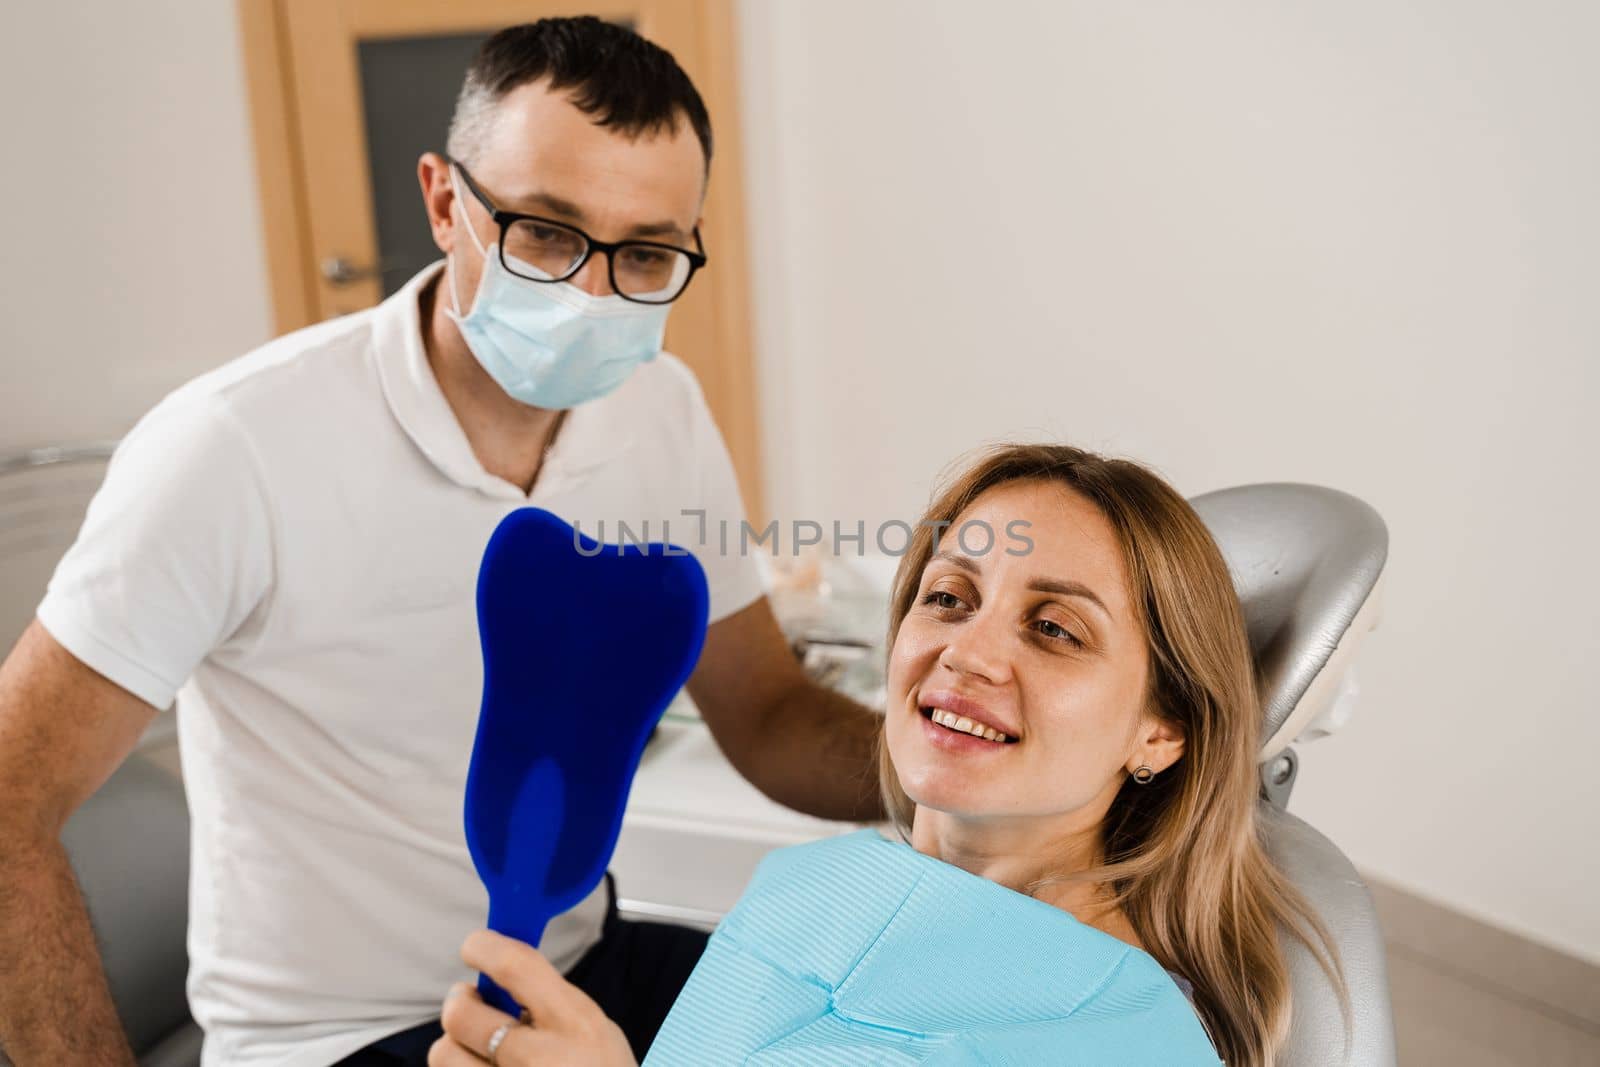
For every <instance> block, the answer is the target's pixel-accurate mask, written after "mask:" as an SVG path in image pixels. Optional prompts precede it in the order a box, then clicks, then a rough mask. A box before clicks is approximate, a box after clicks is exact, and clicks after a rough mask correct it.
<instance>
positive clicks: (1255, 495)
mask: <svg viewBox="0 0 1600 1067" xmlns="http://www.w3.org/2000/svg"><path fill="white" fill-rule="evenodd" d="M1192 503H1193V504H1194V507H1195V510H1196V511H1197V512H1199V514H1200V517H1201V518H1202V519H1203V520H1204V521H1205V523H1206V526H1207V528H1209V529H1210V530H1211V533H1212V536H1213V537H1214V538H1215V539H1216V541H1217V546H1218V547H1219V548H1220V549H1221V550H1222V554H1223V557H1224V558H1225V559H1226V560H1227V561H1228V568H1229V571H1230V572H1231V573H1232V575H1233V579H1234V586H1235V588H1236V589H1237V590H1238V593H1239V599H1240V601H1241V603H1242V604H1243V606H1244V612H1245V619H1246V624H1247V626H1248V628H1249V632H1250V645H1251V651H1252V652H1253V654H1254V656H1255V659H1256V666H1257V673H1258V677H1259V678H1260V682H1261V698H1262V706H1263V713H1264V715H1265V727H1264V729H1263V731H1262V737H1263V738H1264V744H1263V747H1262V751H1261V756H1262V759H1263V760H1264V761H1265V760H1268V759H1277V758H1282V757H1281V754H1284V753H1285V752H1286V750H1287V749H1288V746H1289V745H1290V744H1291V743H1292V742H1293V741H1294V740H1295V737H1296V736H1298V734H1299V732H1300V731H1301V730H1302V729H1304V728H1305V727H1306V726H1307V725H1309V724H1310V722H1311V721H1312V720H1314V719H1315V717H1316V715H1317V714H1318V713H1319V712H1320V711H1321V710H1323V708H1324V707H1325V705H1326V702H1327V700H1328V699H1329V698H1330V697H1331V694H1332V693H1333V692H1334V691H1335V690H1336V686H1337V682H1338V677H1337V675H1339V674H1341V673H1342V672H1343V670H1344V669H1345V667H1346V665H1347V664H1348V661H1349V657H1350V654H1351V651H1352V649H1353V648H1354V645H1355V644H1356V643H1357V642H1358V641H1359V640H1360V638H1361V637H1362V636H1363V635H1364V633H1365V632H1366V630H1367V629H1370V628H1371V626H1372V625H1374V624H1375V620H1376V610H1377V595H1376V594H1377V588H1378V582H1379V577H1380V575H1381V574H1382V571H1383V565H1384V562H1385V560H1386V558H1387V556H1388V546H1389V536H1388V531H1387V530H1386V528H1385V527H1384V524H1383V520H1382V519H1381V518H1379V517H1378V514H1377V512H1375V511H1374V510H1373V509H1372V508H1371V507H1369V506H1368V505H1367V504H1365V503H1363V502H1362V501H1360V500H1357V499H1356V498H1355V497H1353V496H1350V495H1349V494H1347V493H1341V492H1338V491H1336V490H1333V489H1325V488H1322V487H1320V486H1314V485H1292V484H1282V483H1279V484H1268V485H1248V486H1240V487H1237V488H1232V489H1223V490H1219V491H1217V492H1214V493H1207V494H1206V495H1204V496H1201V497H1197V498H1195V499H1194V500H1193V501H1192ZM1290 768H1291V772H1292V768H1293V764H1292V763H1291V764H1290ZM1278 799H1279V800H1280V802H1281V801H1285V800H1286V799H1287V790H1284V791H1283V793H1282V794H1281V795H1280V796H1279V798H1278ZM1261 809H1262V828H1263V834H1264V837H1265V840H1266V844H1267V849H1268V851H1269V852H1270V853H1271V854H1272V856H1273V858H1274V859H1275V860H1276V861H1277V863H1278V864H1279V866H1280V867H1281V868H1282V869H1283V870H1284V871H1285V873H1286V874H1287V875H1288V877H1289V879H1290V881H1292V882H1293V883H1294V884H1295V886H1297V887H1298V888H1299V890H1300V891H1301V893H1303V894H1304V895H1305V896H1306V898H1307V899H1308V900H1309V901H1310V903H1311V905H1312V906H1313V907H1314V908H1315V909H1316V911H1317V914H1318V915H1319V916H1320V917H1321V919H1322V921H1323V922H1324V923H1325V924H1326V925H1327V928H1328V931H1329V933H1330V934H1331V935H1332V937H1333V940H1334V943H1335V945H1336V947H1337V949H1338V952H1339V960H1340V965H1341V966H1342V968H1343V971H1344V979H1345V983H1346V988H1347V992H1348V994H1349V998H1350V1009H1351V1011H1350V1016H1349V1023H1350V1029H1349V1030H1348V1032H1347V1031H1346V1028H1345V1014H1344V1011H1343V1006H1342V1005H1341V1003H1340V1000H1339V996H1338V993H1337V991H1336V990H1335V988H1334V987H1333V985H1332V984H1331V983H1330V982H1329V980H1328V978H1327V976H1326V975H1325V974H1324V973H1323V971H1322V968H1321V967H1320V966H1319V965H1318V963H1317V962H1316V959H1315V957H1314V956H1313V955H1312V954H1311V952H1310V951H1309V950H1308V949H1307V948H1306V947H1305V946H1304V945H1302V944H1300V943H1299V942H1298V941H1295V940H1294V939H1292V938H1289V939H1285V945H1286V954H1287V956H1288V962H1289V971H1290V981H1291V984H1292V987H1293V990H1294V1014H1293V1021H1292V1023H1291V1028H1290V1035H1289V1044H1288V1047H1287V1048H1286V1049H1285V1050H1284V1052H1283V1054H1282V1056H1281V1057H1280V1058H1279V1061H1278V1062H1279V1064H1280V1065H1281V1067H1324V1065H1327V1067H1344V1065H1352V1067H1357V1065H1359V1067H1389V1065H1392V1064H1393V1063H1394V1062H1395V1043H1394V1020H1393V1014H1392V1009H1391V1006H1390V1000H1389V977H1388V968H1387V963H1386V958H1385V955H1384V945H1383V932H1382V930H1381V928H1380V927H1379V925H1378V917H1377V913H1376V912H1375V911H1374V909H1373V906H1372V897H1371V894H1370V893H1369V892H1368V891H1367V887H1366V885H1365V883H1363V882H1362V880H1361V877H1360V875H1358V874H1357V873H1356V870H1355V868H1354V867H1353V866H1351V864H1350V861H1349V860H1348V859H1346V858H1345V856H1344V853H1342V852H1340V851H1339V849H1338V848H1337V846H1335V845H1334V844H1333V842H1331V841H1329V840H1328V839H1327V838H1326V837H1324V836H1322V835H1321V834H1319V833H1318V832H1317V831H1316V830H1314V829H1312V828H1311V827H1310V826H1308V825H1306V824H1305V823H1304V822H1302V821H1301V820H1299V819H1297V818H1295V817H1294V816H1293V815H1290V814H1289V813H1288V812H1286V811H1283V810H1280V807H1279V806H1278V805H1277V804H1274V803H1272V802H1270V801H1268V800H1266V799H1263V801H1262V803H1261Z"/></svg>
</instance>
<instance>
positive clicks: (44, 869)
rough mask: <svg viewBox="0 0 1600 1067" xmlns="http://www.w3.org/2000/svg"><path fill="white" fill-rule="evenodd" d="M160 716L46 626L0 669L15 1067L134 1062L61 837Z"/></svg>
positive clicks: (8, 1033)
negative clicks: (63, 643)
mask: <svg viewBox="0 0 1600 1067" xmlns="http://www.w3.org/2000/svg"><path fill="white" fill-rule="evenodd" d="M155 713H156V709H155V708H152V707H151V706H150V705H149V704H146V703H145V702H144V701H142V700H140V699H139V698H138V697H135V696H133V695H132V694H130V693H129V692H127V691H126V690H124V689H122V688H121V687H119V686H117V685H115V684H114V683H112V682H110V681H108V680H107V679H105V678H103V677H101V676H100V675H98V674H96V673H95V672H94V671H92V670H90V669H89V668H88V667H86V666H84V664H83V663H82V662H80V661H79V660H78V659H76V658H75V657H74V656H73V655H72V654H71V653H70V652H68V651H67V650H66V649H64V648H62V647H61V645H60V644H58V643H57V642H56V640H55V639H54V638H53V637H51V636H50V634H49V633H48V632H46V630H45V629H44V627H43V626H41V625H39V623H38V622H34V623H33V625H31V626H30V627H29V628H28V630H27V632H25V633H24V634H23V635H22V639H21V640H20V641H18V642H17V647H16V648H15V649H13V650H12V652H11V655H10V656H9V657H8V658H7V659H6V661H5V664H4V665H3V666H0V788H3V789H4V790H5V803H4V804H3V805H0V857H4V859H3V861H0V959H3V960H5V966H4V968H3V969H0V1048H3V1049H4V1050H5V1052H6V1055H8V1056H9V1057H10V1058H11V1060H12V1061H13V1062H14V1063H16V1064H17V1067H32V1065H34V1064H51V1065H54V1064H66V1063H93V1064H106V1065H108V1067H117V1065H128V1067H132V1064H133V1063H134V1058H133V1051H132V1049H131V1048H129V1046H128V1039H127V1037H126V1035H124V1034H123V1032H122V1026H121V1023H120V1022H119V1021H118V1019H117V1013H116V1009H115V1007H114V1006H113V1004H112V1002H111V992H110V989H109V987H108V986H107V984H106V976H105V969H104V967H103V965H102V964H101V961H100V953H99V950H98V949H97V948H96V947H95V942H94V933H93V931H92V930H91V929H90V926H89V916H88V912H87V911H86V910H85V909H84V904H83V894H82V892H81V891H80V890H79V888H78V883H77V879H76V878H74V877H73V874H72V867H71V864H70V863H69V862H68V860H67V853H66V849H65V848H63V847H62V844H61V829H62V827H63V826H64V825H65V824H66V821H67V818H68V817H69V816H70V815H71V814H72V813H73V811H74V810H76V809H77V807H78V806H79V805H80V804H82V803H83V802H84V801H85V800H87V799H88V798H89V797H90V796H91V795H92V794H93V793H94V791H95V790H96V789H99V788H100V786H101V785H103V784H104V783H105V781H106V779H107V778H110V777H111V774H112V772H113V771H115V770H116V768H117V766H118V764H120V763H121V762H122V761H123V759H125V758H126V757H127V755H128V753H129V752H131V751H133V747H134V745H135V744H137V743H138V740H139V735H140V734H142V733H143V732H144V729H145V727H146V726H148V725H149V723H150V720H151V719H152V718H153V717H154V716H155Z"/></svg>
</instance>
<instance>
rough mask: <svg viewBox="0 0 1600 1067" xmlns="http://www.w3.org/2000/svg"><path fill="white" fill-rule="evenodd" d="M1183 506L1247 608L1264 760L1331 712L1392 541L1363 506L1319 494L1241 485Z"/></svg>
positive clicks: (1372, 615)
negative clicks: (1195, 516)
mask: <svg viewBox="0 0 1600 1067" xmlns="http://www.w3.org/2000/svg"><path fill="white" fill-rule="evenodd" d="M1190 503H1192V504H1193V505H1194V509H1195V511H1197V512H1199V514H1200V518H1201V519H1203V520H1204V521H1205V524H1206V526H1207V527H1208V528H1210V530H1211V535H1212V536H1213V537H1214V538H1216V541H1217V546H1218V547H1219V548H1220V549H1221V550H1222V555H1223V558H1224V559H1226V560H1227V562H1228V569H1229V571H1230V572H1232V574H1233V584H1234V588H1235V589H1236V590H1237V591H1238V593H1239V600H1240V602H1241V603H1242V604H1243V606H1244V614H1245V621H1246V624H1247V625H1248V627H1249V631H1250V648H1251V650H1252V651H1253V652H1254V654H1255V660H1256V669H1257V672H1258V678H1259V681H1260V686H1261V705H1262V710H1263V713H1264V718H1265V724H1264V728H1263V730H1262V734H1261V736H1262V738H1263V740H1264V744H1263V746H1262V750H1261V758H1262V759H1263V760H1265V759H1269V758H1271V757H1272V756H1274V755H1276V754H1277V753H1278V752H1280V751H1282V750H1283V749H1284V748H1286V747H1287V746H1288V745H1289V744H1290V743H1291V742H1293V741H1294V739H1295V737H1296V736H1298V735H1299V733H1300V731H1301V730H1302V729H1304V728H1305V726H1306V725H1307V724H1308V723H1309V722H1310V721H1311V720H1312V719H1314V718H1316V716H1317V715H1318V714H1320V713H1321V711H1323V710H1324V709H1325V707H1326V706H1327V704H1328V703H1330V702H1331V700H1332V697H1333V695H1334V692H1335V691H1336V688H1337V684H1338V681H1339V678H1338V676H1339V675H1341V674H1342V673H1343V668H1344V666H1345V664H1346V663H1347V661H1348V658H1349V652H1350V650H1351V649H1352V648H1353V646H1354V644H1355V643H1356V642H1357V641H1358V640H1359V639H1360V638H1361V637H1362V636H1363V635H1364V634H1365V633H1366V631H1367V630H1370V629H1371V628H1372V626H1374V625H1376V616H1377V602H1378V598H1377V597H1376V596H1375V595H1374V591H1375V589H1376V587H1377V585H1378V577H1379V575H1381V574H1382V573H1383V564H1384V561H1385V560H1386V559H1387V558H1388V554H1389V531H1388V528H1387V527H1385V526H1384V524H1383V519H1381V518H1379V516H1378V513H1377V512H1376V511H1374V510H1373V509H1372V508H1371V507H1370V506H1368V505H1367V504H1365V503H1364V502H1362V501H1360V500H1358V499H1356V498H1355V497H1353V496H1351V495H1350V494H1348V493H1341V492H1339V491H1338V490H1337V489H1325V488H1323V487H1321V486H1316V485H1296V484H1293V483H1288V482H1275V483H1269V484H1264V485H1243V486H1239V487H1237V488H1233V489H1219V490H1217V491H1216V492H1214V493H1206V494H1204V495H1203V496H1198V497H1195V498H1194V499H1193V500H1192V501H1190Z"/></svg>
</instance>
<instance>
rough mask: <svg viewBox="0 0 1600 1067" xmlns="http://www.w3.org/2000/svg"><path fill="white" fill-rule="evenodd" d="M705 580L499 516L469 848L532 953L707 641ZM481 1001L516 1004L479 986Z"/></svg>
mask: <svg viewBox="0 0 1600 1067" xmlns="http://www.w3.org/2000/svg"><path fill="white" fill-rule="evenodd" d="M708 604H709V602H708V595H707V591H706V579H705V572H704V571H702V570H701V569H700V564H699V563H697V562H696V561H695V559H694V557H693V556H691V555H689V553H688V552H687V551H686V550H684V549H682V548H678V547H677V546H674V545H664V544H656V543H651V544H645V545H638V544H633V545H626V546H624V545H609V544H601V543H599V542H597V541H594V540H593V539H591V538H588V537H585V536H583V535H582V534H581V533H579V532H577V531H575V530H574V529H573V528H572V527H571V526H568V525H567V524H566V523H565V522H563V521H562V520H561V519H559V518H557V517H556V516H554V515H552V514H550V513H549V512H548V511H542V510H540V509H538V508H523V509H521V510H519V511H514V512H512V513H511V514H510V515H508V516H506V518H505V519H503V520H502V521H501V523H500V525H499V526H498V527H497V528H496V529H495V532H494V535H493V536H492V537H491V538H490V539H489V545H488V548H487V549H486V550H485V552H484V557H483V564H482V566H481V567H480V569H479V571H478V633H479V638H480V641H481V643H482V646H483V707H482V711H481V712H480V714H479V718H478V732H477V736H476V738H475V739H474V741H473V746H472V763H471V765H470V767H469V768H468V771H467V794H466V810H465V821H466V835H467V848H468V850H469V851H470V852H471V854H472V861H473V864H474V866H476V867H477V869H478V875H479V877H480V878H482V879H483V884H484V886H485V887H487V889H488V890H489V927H490V929H492V930H496V931H498V932H500V933H503V934H506V935H507V936H509V937H515V938H517V939H519V940H522V941H526V942H527V943H528V944H530V945H537V944H538V943H539V939H540V938H541V937H542V936H543V935H544V928H545V925H546V924H547V923H548V922H549V921H550V919H552V918H553V917H554V916H556V915H558V914H560V913H561V912H564V911H566V910H568V909H569V908H572V907H573V906H575V905H576V904H577V903H578V902H579V901H581V900H583V898H584V897H586V896H588V895H589V892H590V891H591V890H593V889H594V887H595V886H596V885H598V884H599V882H600V879H601V877H602V876H603V875H604V874H605V869H606V864H607V863H608V862H609V861H610V859H611V854H612V852H613V850H614V849H615V848H616V844H617V834H618V832H619V830H620V829H621V827H622V814H623V809H624V808H625V807H626V805H627V799H628V789H629V787H630V786H631V785H632V783H633V775H634V772H635V771H636V770H637V769H638V766H639V757H640V755H641V754H642V753H643V751H644V745H645V742H646V741H647V740H648V739H649V736H650V731H651V729H652V728H653V727H654V726H655V724H656V722H657V721H658V720H659V719H660V718H661V713H662V712H663V711H665V710H666V707H667V704H668V703H670V702H671V700H672V697H673V695H674V694H676V693H677V691H678V690H679V689H681V688H682V687H683V684H684V682H685V681H687V680H688V677H689V673H690V672H691V671H692V670H693V669H694V665H695V662H696V661H697V660H698V659H699V658H700V649H701V647H702V645H703V644H704V643H705V635H706V618H707V612H708ZM478 988H479V989H480V990H481V991H482V993H483V995H484V999H485V1000H486V1001H488V1002H489V1003H491V1004H493V1005H494V1006H495V1007H497V1008H500V1009H501V1010H502V1011H506V1012H508V1013H510V1014H512V1015H515V1014H517V1012H518V1010H519V1009H518V1008H517V1006H516V1004H515V1003H514V1002H513V1001H512V999H511V998H510V997H509V996H508V995H506V993H505V991H504V990H501V989H500V988H499V987H498V986H496V985H495V984H494V983H493V982H491V981H490V980H489V979H488V978H487V977H483V978H480V980H479V983H478Z"/></svg>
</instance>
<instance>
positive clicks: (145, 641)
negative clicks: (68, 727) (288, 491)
mask: <svg viewBox="0 0 1600 1067" xmlns="http://www.w3.org/2000/svg"><path fill="white" fill-rule="evenodd" d="M269 516H270V512H269V510H268V507H267V504H266V499H265V494H264V493H263V490H262V482H261V478H260V469H259V466H258V464H257V463H256V461H255V457H254V453H253V452H252V451H251V448H250V445H249V443H248V441H247V439H246V437H245V434H244V432H243V430H242V429H241V428H240V427H239V426H238V424H237V422H236V421H235V420H234V419H233V417H232V415H231V414H230V413H229V412H228V410H227V408H226V406H225V401H224V400H223V399H222V398H220V397H217V396H208V397H199V398H183V397H182V394H181V393H180V394H175V395H174V397H170V398H168V399H167V400H166V401H163V402H162V404H160V405H158V406H157V407H156V408H155V410H153V411H151V412H150V413H149V414H148V415H146V416H145V418H144V419H143V420H141V421H140V423H139V425H138V426H136V427H135V428H134V429H133V431H132V432H131V433H130V434H129V435H128V437H127V438H125V439H124V440H123V442H122V444H121V445H119V446H118V448H117V451H116V453H115V455H114V456H113V457H112V460H111V464H110V467H109V468H108V469H107V472H106V479H105V482H104V483H103V484H102V485H101V487H100V490H99V491H98V492H97V493H96V494H95V497H94V499H93V500H92V501H91V502H90V504H89V510H88V514H87V516H86V517H85V519H84V523H83V527H82V528H81V529H80V531H79V533H78V538H77V540H76V541H75V542H74V543H73V545H72V547H71V548H70V549H68V551H67V554H66V555H65V556H64V557H63V558H62V560H61V562H60V563H59V564H58V565H57V566H56V570H55V573H54V575H53V576H52V577H51V579H50V585H49V588H48V590H47V591H46V593H45V596H44V600H43V602H41V603H40V605H39V608H38V618H39V622H40V623H41V624H42V625H43V626H44V628H45V629H46V630H48V631H49V632H50V634H51V636H52V637H54V638H55V639H56V640H57V641H58V642H60V643H61V645H62V646H63V647H64V648H66V649H67V651H69V652H71V653H72V654H73V655H74V656H76V657H77V658H78V659H79V660H81V661H82V662H83V663H84V664H85V665H87V666H88V667H89V668H90V669H92V670H94V671H95V672H96V673H98V674H101V675H103V676H105V677H106V678H108V679H110V680H111V681H112V682H114V683H116V684H117V685H119V686H121V687H122V688H123V689H126V690H127V691H128V692H130V693H132V694H133V695H134V696H137V697H138V698H139V699H141V700H143V701H145V702H146V703H149V704H151V705H153V706H154V707H156V708H165V707H167V706H169V705H170V704H171V703H172V701H173V698H174V697H175V696H176V694H177V691H178V689H179V688H181V687H182V686H183V684H184V682H185V681H187V680H188V678H189V675H190V674H191V673H192V672H193V671H194V669H195V667H196V666H197V665H198V664H199V663H200V661H201V660H203V659H204V658H205V657H206V655H207V654H209V653H210V652H211V651H212V650H213V649H214V648H216V647H217V646H218V645H220V644H222V643H223V642H225V641H226V640H227V639H228V638H229V636H230V635H232V634H233V633H234V631H236V630H237V629H238V628H239V627H240V625H241V624H242V623H243V622H244V621H245V620H246V619H247V618H249V617H250V615H251V613H252V612H254V611H255V610H256V609H257V608H258V606H260V605H261V604H263V603H264V601H265V598H266V595H267V591H268V589H269V587H270V585H271V580H272V549H271V524H270V517H269Z"/></svg>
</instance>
